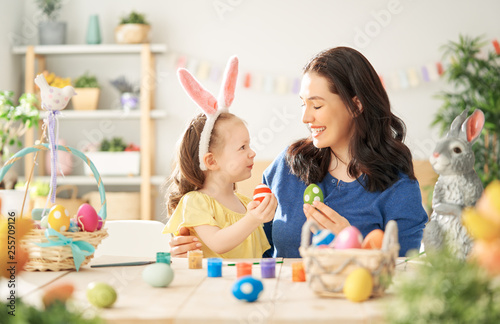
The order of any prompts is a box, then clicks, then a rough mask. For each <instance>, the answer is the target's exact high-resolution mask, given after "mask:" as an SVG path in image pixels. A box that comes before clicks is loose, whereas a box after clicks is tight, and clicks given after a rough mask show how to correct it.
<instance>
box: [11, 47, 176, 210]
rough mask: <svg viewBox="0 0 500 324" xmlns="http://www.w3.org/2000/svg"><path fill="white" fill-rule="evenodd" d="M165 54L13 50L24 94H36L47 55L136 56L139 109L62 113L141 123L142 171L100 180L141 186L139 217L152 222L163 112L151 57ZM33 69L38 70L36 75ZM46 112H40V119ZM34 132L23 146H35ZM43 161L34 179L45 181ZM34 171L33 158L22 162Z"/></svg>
mask: <svg viewBox="0 0 500 324" xmlns="http://www.w3.org/2000/svg"><path fill="white" fill-rule="evenodd" d="M166 51H167V46H166V45H165V44H100V45H48V46H47V45H43V46H42V45H40V46H18V47H14V48H13V49H12V52H13V53H14V54H17V55H24V56H25V92H28V93H35V84H34V79H35V76H36V75H37V74H39V73H41V72H43V71H44V70H45V67H46V62H45V57H46V56H48V55H120V54H138V55H140V65H141V69H140V70H141V80H143V82H141V89H140V93H141V97H140V108H139V110H132V111H121V110H104V109H99V110H95V111H69V110H68V111H65V110H63V111H62V115H63V116H64V118H66V119H73V120H81V119H86V120H93V119H96V120H97V119H103V118H109V119H114V120H116V121H117V122H118V121H119V120H128V119H138V120H139V122H140V132H141V133H140V145H141V172H140V176H136V177H103V178H102V181H103V183H104V184H105V185H138V186H140V197H141V198H140V205H141V211H140V218H141V219H154V209H153V200H152V196H153V195H152V186H155V185H160V184H161V183H162V182H163V180H164V177H162V176H159V175H155V174H154V167H153V166H154V161H155V154H154V152H155V149H154V147H155V138H154V134H155V123H154V120H155V119H159V118H165V117H166V116H167V114H166V112H165V111H161V110H155V109H153V107H154V102H153V98H154V92H155V84H154V81H153V80H155V64H154V54H161V53H165V52H166ZM35 70H36V71H37V72H36V73H35ZM45 115H46V113H45V112H42V113H41V117H42V118H43V117H45ZM35 140H36V139H35V132H34V130H30V131H29V132H27V133H26V135H25V146H31V145H33V144H34V143H35ZM43 161H44V159H43V158H41V159H39V163H38V164H39V166H38V171H39V172H38V173H39V176H38V177H37V179H39V180H42V181H46V180H48V179H49V177H47V176H43V169H44V168H43V167H44V165H43ZM33 168H34V162H33V160H32V159H25V173H24V174H25V175H29V174H30V173H31V171H32V169H33ZM58 183H59V184H74V185H82V186H83V185H94V184H95V180H94V179H93V177H89V176H66V177H59V178H58Z"/></svg>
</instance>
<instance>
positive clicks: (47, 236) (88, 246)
mask: <svg viewBox="0 0 500 324" xmlns="http://www.w3.org/2000/svg"><path fill="white" fill-rule="evenodd" d="M48 149H49V148H48V145H47V144H41V145H35V146H31V147H26V148H24V149H22V150H20V151H19V152H17V153H16V154H15V155H14V156H12V158H10V159H9V160H8V161H7V162H6V163H5V164H4V166H3V168H2V169H1V170H0V181H1V180H2V179H3V177H4V176H5V174H6V173H7V171H9V169H10V168H11V167H12V165H13V164H14V163H15V162H16V161H17V160H19V159H21V158H22V157H24V156H25V155H27V154H30V153H35V152H38V151H47V150H48ZM58 150H59V151H65V152H70V153H71V154H73V155H75V156H77V157H79V158H80V159H81V160H83V161H84V162H85V163H87V165H88V166H89V167H90V169H91V170H92V172H93V175H94V178H95V180H96V182H97V186H98V189H99V194H100V198H101V208H100V210H99V212H98V213H97V214H98V216H100V218H101V219H102V223H103V224H102V226H101V228H100V229H99V230H95V231H92V232H87V231H79V232H67V231H62V230H61V232H57V231H55V230H53V229H50V230H49V229H47V230H45V229H33V230H31V231H30V232H29V233H28V234H26V235H25V236H24V237H23V238H22V239H21V246H23V247H24V248H26V250H27V251H28V253H29V260H28V262H27V263H26V265H25V266H24V270H27V271H37V270H38V271H48V270H51V271H61V270H73V269H77V270H78V268H79V267H80V266H83V265H86V264H87V263H89V261H90V260H91V259H92V257H93V256H94V253H93V252H94V250H95V248H97V246H98V245H99V244H100V243H101V241H102V240H103V239H104V238H106V237H107V236H108V232H107V230H106V228H105V227H104V223H105V221H106V194H105V191H104V185H103V183H102V180H101V177H100V175H99V173H98V172H97V169H96V168H95V166H94V164H93V163H92V161H90V159H88V158H87V157H86V156H85V154H83V153H82V152H80V151H78V150H76V149H74V148H71V147H68V146H62V145H59V146H58ZM19 209H21V206H19ZM92 247H93V248H92Z"/></svg>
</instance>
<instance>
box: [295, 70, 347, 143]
mask: <svg viewBox="0 0 500 324" xmlns="http://www.w3.org/2000/svg"><path fill="white" fill-rule="evenodd" d="M300 99H301V100H302V108H303V109H302V122H303V123H304V124H307V126H308V127H309V129H310V130H311V135H312V139H313V144H314V146H316V147H317V148H325V147H330V148H331V149H332V150H333V151H334V152H338V151H339V150H345V149H347V148H348V147H349V142H350V140H351V137H352V134H353V132H354V125H353V116H352V115H351V112H350V111H349V110H348V109H347V107H346V106H345V104H344V102H343V101H342V99H341V98H340V96H339V95H338V94H335V93H333V92H331V91H330V89H329V84H328V80H327V79H326V78H324V77H322V76H320V75H319V74H317V73H315V72H308V73H306V74H304V76H303V77H302V83H301V88H300Z"/></svg>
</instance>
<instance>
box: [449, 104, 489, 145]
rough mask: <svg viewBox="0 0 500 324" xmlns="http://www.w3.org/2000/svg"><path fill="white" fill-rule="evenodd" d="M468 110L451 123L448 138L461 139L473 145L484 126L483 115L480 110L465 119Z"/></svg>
mask: <svg viewBox="0 0 500 324" xmlns="http://www.w3.org/2000/svg"><path fill="white" fill-rule="evenodd" d="M468 112H469V109H465V110H464V111H463V112H462V113H461V114H460V115H458V116H457V117H456V118H455V119H454V120H453V123H451V127H450V131H449V132H448V135H447V136H448V137H461V138H463V139H465V140H466V141H467V142H469V143H471V144H472V143H474V142H475V141H476V140H477V139H478V138H479V136H480V135H481V131H482V130H483V126H484V114H483V112H482V111H481V110H480V109H476V110H475V111H474V112H473V113H472V115H470V116H469V117H468V118H467V114H468Z"/></svg>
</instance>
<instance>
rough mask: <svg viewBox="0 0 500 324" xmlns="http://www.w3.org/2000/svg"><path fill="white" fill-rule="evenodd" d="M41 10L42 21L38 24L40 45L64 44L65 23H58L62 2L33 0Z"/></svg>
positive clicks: (60, 0) (61, 0)
mask: <svg viewBox="0 0 500 324" xmlns="http://www.w3.org/2000/svg"><path fill="white" fill-rule="evenodd" d="M35 3H36V4H37V6H38V8H39V9H40V10H41V15H42V17H43V20H42V21H40V22H39V24H38V37H39V42H40V45H60V44H65V43H66V23H65V22H62V21H58V20H57V17H58V15H59V12H60V10H61V8H62V3H63V0H35Z"/></svg>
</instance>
